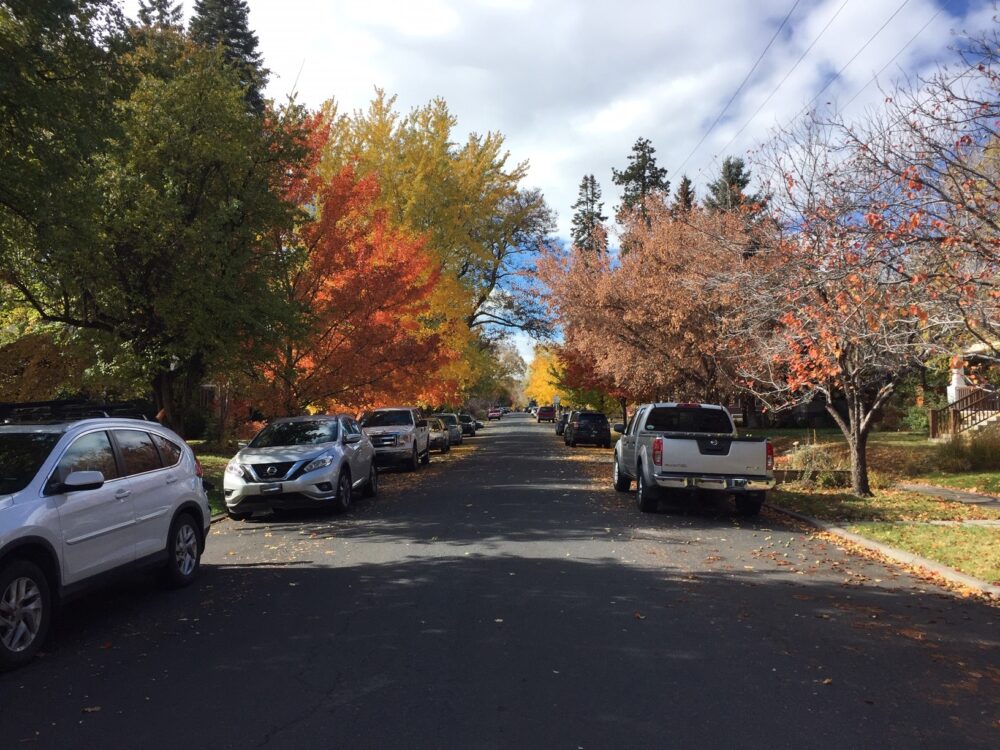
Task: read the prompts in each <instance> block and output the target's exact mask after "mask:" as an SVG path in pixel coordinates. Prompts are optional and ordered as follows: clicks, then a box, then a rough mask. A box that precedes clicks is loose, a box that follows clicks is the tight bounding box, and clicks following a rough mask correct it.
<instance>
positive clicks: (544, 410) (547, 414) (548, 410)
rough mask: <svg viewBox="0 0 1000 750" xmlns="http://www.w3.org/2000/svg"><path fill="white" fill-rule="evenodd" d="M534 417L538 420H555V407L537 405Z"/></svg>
mask: <svg viewBox="0 0 1000 750" xmlns="http://www.w3.org/2000/svg"><path fill="white" fill-rule="evenodd" d="M535 419H536V420H537V421H539V422H555V421H556V407H554V406H539V407H538V411H537V412H536V413H535Z"/></svg>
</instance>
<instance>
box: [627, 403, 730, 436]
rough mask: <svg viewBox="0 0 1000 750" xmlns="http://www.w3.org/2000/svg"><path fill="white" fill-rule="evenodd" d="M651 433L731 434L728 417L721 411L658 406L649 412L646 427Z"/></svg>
mask: <svg viewBox="0 0 1000 750" xmlns="http://www.w3.org/2000/svg"><path fill="white" fill-rule="evenodd" d="M643 429H645V430H649V431H651V432H727V433H728V432H732V431H733V426H732V424H731V423H730V421H729V416H728V415H727V414H726V413H725V412H724V411H722V410H721V409H701V408H694V409H683V408H681V409H679V408H677V407H672V406H659V407H657V408H655V409H652V410H651V411H650V412H649V416H647V417H646V426H645V427H644V428H643Z"/></svg>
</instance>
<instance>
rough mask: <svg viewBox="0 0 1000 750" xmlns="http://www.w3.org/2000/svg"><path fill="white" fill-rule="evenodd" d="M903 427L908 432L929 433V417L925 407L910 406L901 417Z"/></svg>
mask: <svg viewBox="0 0 1000 750" xmlns="http://www.w3.org/2000/svg"><path fill="white" fill-rule="evenodd" d="M903 427H905V428H906V429H907V430H909V431H910V432H930V429H931V424H930V417H928V416H927V407H926V406H911V407H910V408H908V409H907V410H906V416H904V417H903Z"/></svg>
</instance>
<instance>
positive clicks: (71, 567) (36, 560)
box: [0, 418, 211, 669]
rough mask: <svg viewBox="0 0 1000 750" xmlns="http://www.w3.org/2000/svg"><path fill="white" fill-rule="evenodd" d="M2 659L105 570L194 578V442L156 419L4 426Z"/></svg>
mask: <svg viewBox="0 0 1000 750" xmlns="http://www.w3.org/2000/svg"><path fill="white" fill-rule="evenodd" d="M0 469H2V472H0V669H10V668H13V667H18V666H21V665H22V664H25V663H27V662H28V661H30V660H31V659H32V657H33V656H34V655H35V654H36V653H37V651H38V649H39V648H40V647H41V646H42V643H43V642H44V641H45V636H46V633H47V631H48V629H49V626H50V624H51V622H52V617H53V613H54V611H55V609H56V607H57V605H58V603H59V602H61V601H63V600H65V599H67V598H69V597H70V596H73V595H75V594H77V593H79V592H82V591H84V590H86V589H88V588H90V587H91V586H93V585H94V584H95V583H97V582H98V581H102V580H105V579H106V578H107V577H108V576H109V574H111V573H113V572H120V571H126V570H132V569H135V568H138V567H146V566H154V567H156V568H159V570H160V572H161V574H162V578H163V580H164V582H166V583H167V584H168V585H170V586H185V585H187V584H189V583H190V582H191V581H192V580H194V578H195V577H196V575H197V573H198V570H199V566H200V562H201V555H202V552H203V551H204V549H205V538H206V536H207V535H208V528H209V524H210V523H211V513H210V511H209V508H208V496H207V495H206V494H205V487H204V482H203V480H202V470H201V465H200V464H199V463H198V460H197V459H196V458H195V456H194V453H192V451H191V448H190V447H188V445H187V444H186V443H185V442H184V441H183V440H182V439H181V438H180V437H178V436H177V435H176V434H174V433H173V432H171V431H170V430H168V429H167V428H166V427H161V426H160V425H159V424H156V423H155V422H147V421H143V420H137V419H115V418H99V419H82V420H76V421H66V422H54V423H48V424H38V423H36V424H5V425H0Z"/></svg>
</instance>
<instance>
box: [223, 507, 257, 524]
mask: <svg viewBox="0 0 1000 750" xmlns="http://www.w3.org/2000/svg"><path fill="white" fill-rule="evenodd" d="M226 515H227V516H229V517H230V518H231V519H232V520H234V521H246V520H247V519H248V518H250V516H252V515H253V513H249V512H242V513H241V512H239V511H235V510H229V509H228V508H227V509H226Z"/></svg>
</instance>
